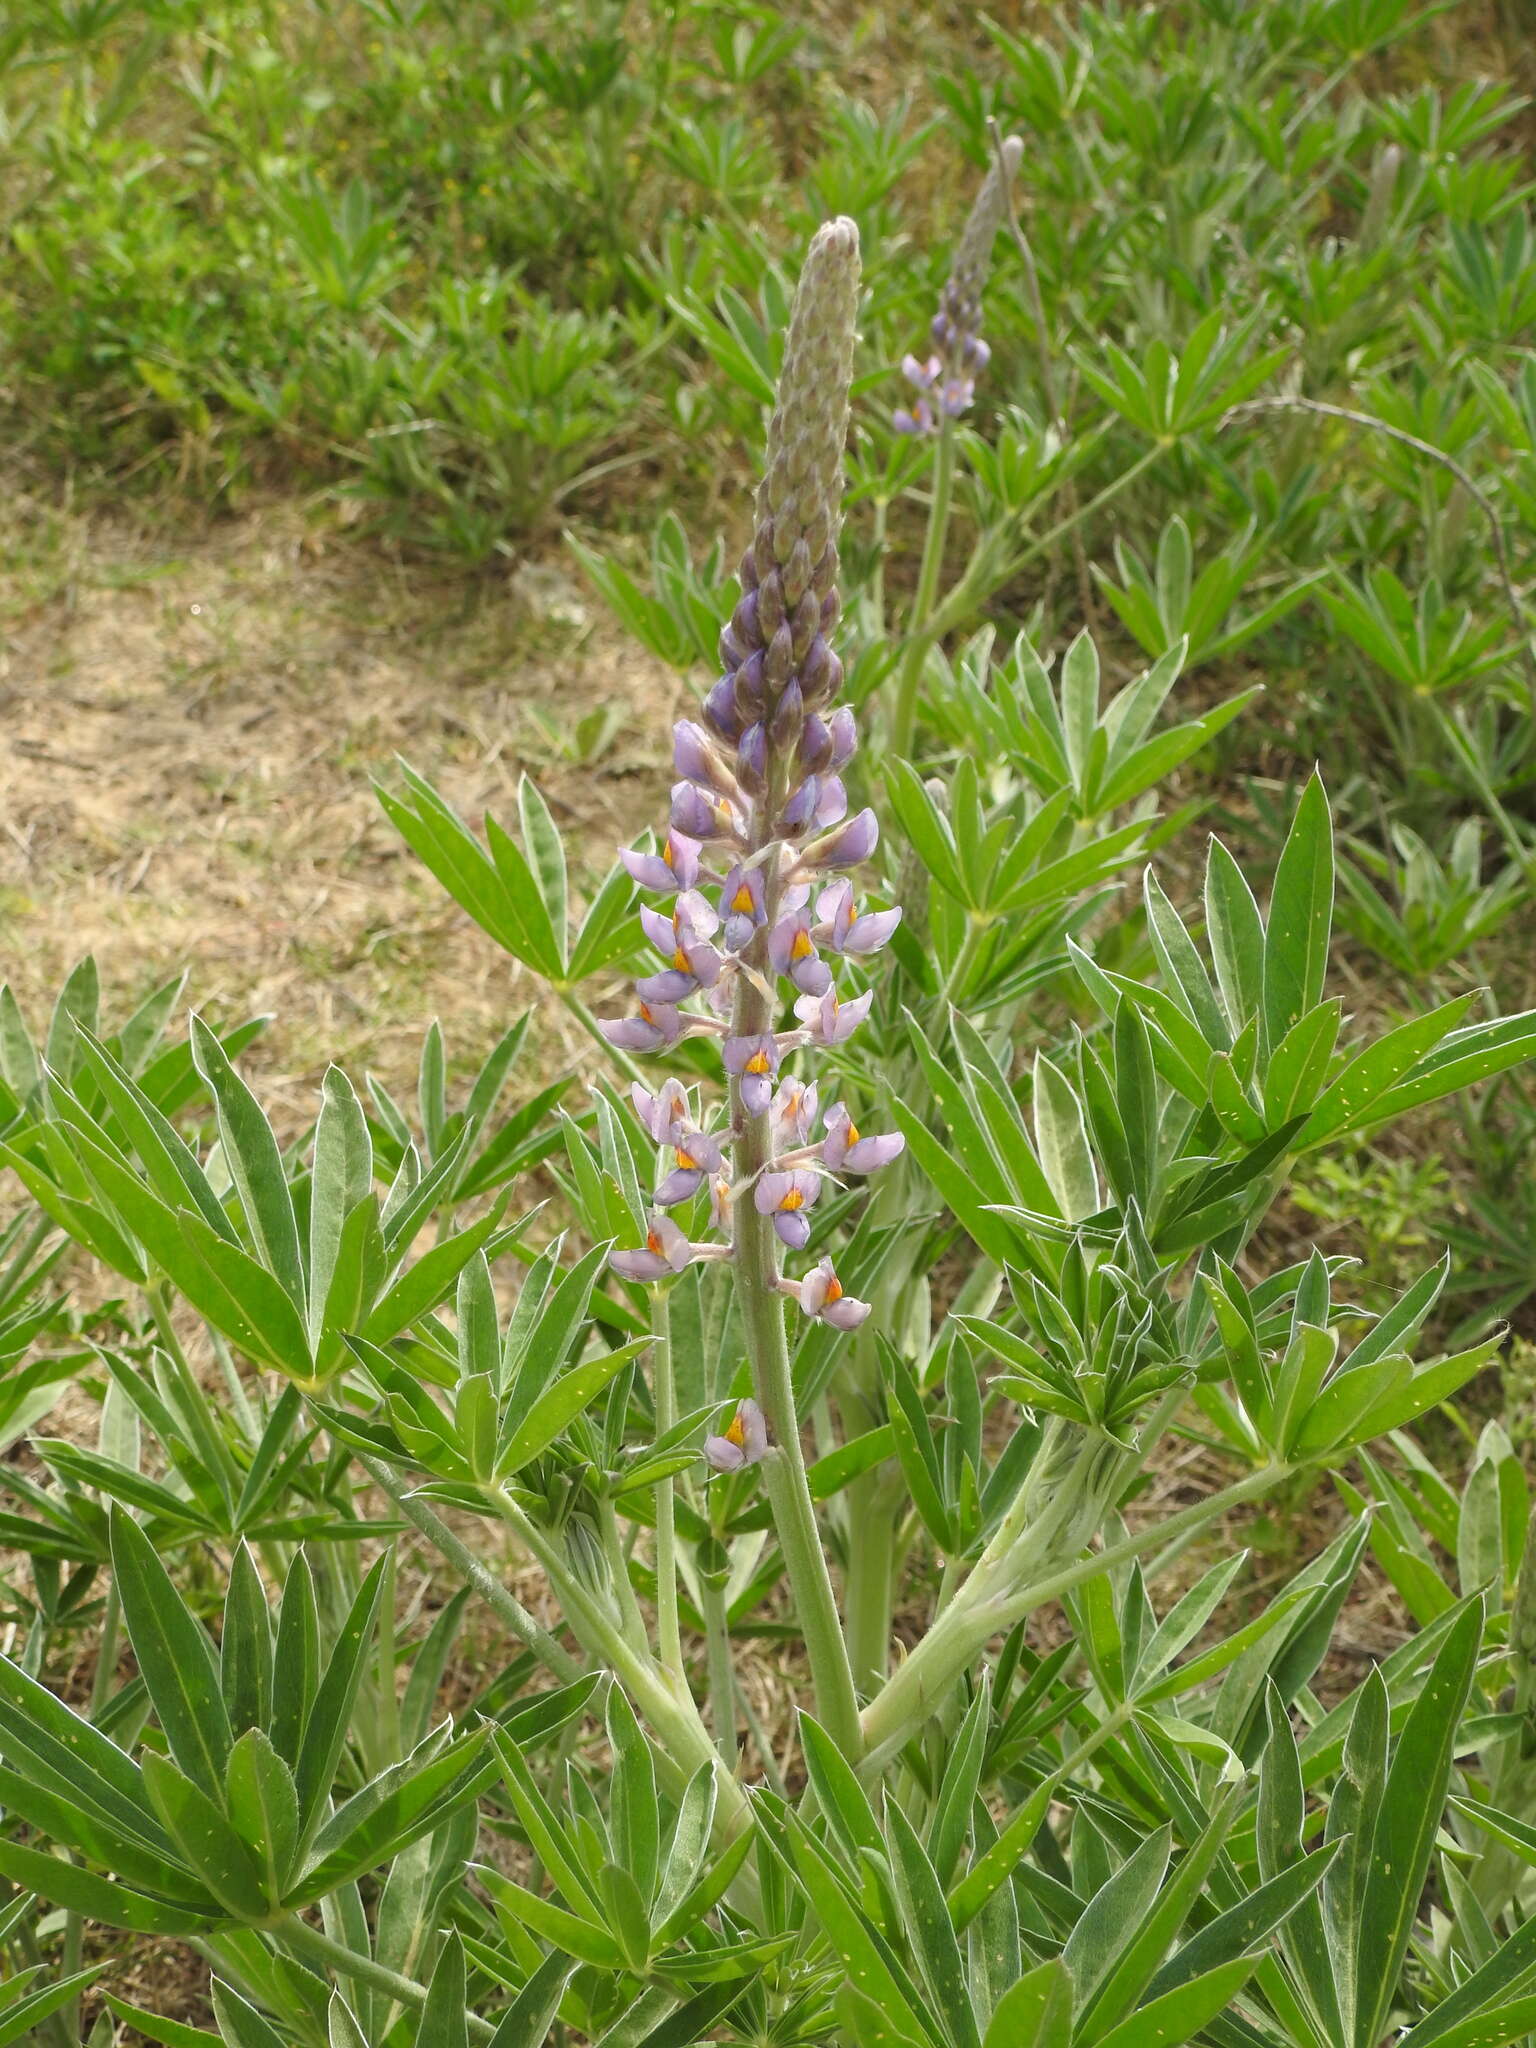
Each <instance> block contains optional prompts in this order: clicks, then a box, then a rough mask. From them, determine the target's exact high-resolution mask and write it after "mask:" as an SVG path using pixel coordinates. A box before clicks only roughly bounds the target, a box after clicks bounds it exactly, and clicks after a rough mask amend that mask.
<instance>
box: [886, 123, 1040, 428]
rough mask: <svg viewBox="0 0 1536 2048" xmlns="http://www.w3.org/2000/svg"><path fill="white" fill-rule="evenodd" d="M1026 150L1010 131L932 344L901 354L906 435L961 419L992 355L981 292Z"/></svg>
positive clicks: (900, 419)
mask: <svg viewBox="0 0 1536 2048" xmlns="http://www.w3.org/2000/svg"><path fill="white" fill-rule="evenodd" d="M1023 154H1024V144H1023V143H1022V141H1021V140H1020V139H1019V137H1018V136H1017V135H1010V136H1009V138H1008V140H1007V141H1006V142H1005V143H1004V144H1003V145H1002V147H1001V149H1000V150H999V152H998V155H997V158H996V160H995V161H994V162H993V164H992V167H991V169H990V170H989V171H988V173H987V176H986V181H985V183H984V184H983V185H982V188H981V190H980V192H978V193H977V195H976V203H975V205H974V206H973V207H972V208H971V213H970V218H969V219H968V220H967V221H966V224H965V232H964V233H963V234H962V235H961V237H960V246H959V248H958V249H957V250H956V251H955V260H954V263H953V265H952V267H951V269H950V273H949V281H948V283H947V284H946V285H945V287H944V291H943V294H942V296H941V297H940V300H939V310H938V312H937V313H935V314H934V316H933V325H932V327H931V328H930V330H929V335H930V339H931V342H932V348H931V351H930V353H929V354H928V356H927V357H926V358H924V359H919V358H918V357H917V356H914V355H909V356H904V357H903V358H902V364H901V368H902V374H903V376H904V377H905V378H906V380H907V382H908V383H909V384H910V385H911V386H912V388H913V390H914V391H915V392H916V393H917V396H916V398H915V399H914V400H913V402H912V407H911V410H910V411H908V410H907V409H906V408H904V407H903V408H902V409H900V410H898V412H897V413H896V415H895V418H894V422H893V423H894V425H895V427H896V429H897V431H898V432H899V433H903V434H932V433H935V432H936V431H937V429H938V425H939V421H940V419H941V418H945V419H958V418H959V417H960V415H961V414H962V413H964V412H965V411H966V410H967V409H968V408H969V406H970V404H971V401H972V399H973V398H974V397H975V396H976V379H977V378H978V377H979V376H980V375H981V373H982V371H983V370H984V369H985V368H986V367H987V364H988V363H989V362H990V361H991V359H992V351H991V350H990V349H989V348H988V347H987V344H986V343H985V342H984V341H983V340H982V338H981V294H982V290H983V287H984V286H985V284H986V281H987V272H988V270H989V269H990V268H991V265H992V244H993V243H994V241H996V239H997V231H998V229H999V228H1000V227H1001V226H1002V224H1003V222H1004V220H1005V219H1006V218H1007V215H1008V187H1009V185H1010V184H1011V183H1012V182H1013V176H1014V173H1015V172H1016V171H1017V169H1018V167H1019V161H1020V159H1021V158H1022V156H1023Z"/></svg>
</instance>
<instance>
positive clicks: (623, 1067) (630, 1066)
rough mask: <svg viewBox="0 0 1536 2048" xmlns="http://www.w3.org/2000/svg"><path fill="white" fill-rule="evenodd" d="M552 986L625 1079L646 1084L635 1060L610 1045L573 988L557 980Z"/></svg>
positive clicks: (642, 1084) (618, 1047) (620, 1048)
mask: <svg viewBox="0 0 1536 2048" xmlns="http://www.w3.org/2000/svg"><path fill="white" fill-rule="evenodd" d="M552 986H553V988H554V990H555V993H556V994H557V995H558V996H559V998H560V1000H561V1002H562V1003H564V1005H565V1007H566V1009H567V1010H568V1011H569V1012H570V1014H571V1016H573V1017H574V1018H575V1020H576V1022H577V1023H578V1024H579V1025H580V1026H581V1028H582V1030H583V1031H585V1032H586V1034H587V1036H588V1037H589V1038H590V1039H591V1040H592V1042H593V1044H594V1045H600V1046H601V1047H602V1048H603V1051H604V1052H605V1053H607V1055H608V1057H609V1059H611V1060H612V1061H613V1064H614V1065H615V1066H616V1067H617V1068H618V1069H619V1071H620V1073H622V1074H623V1075H624V1077H625V1079H626V1080H630V1081H638V1082H639V1083H640V1085H641V1087H645V1086H646V1085H647V1084H646V1079H645V1075H644V1074H643V1072H642V1071H641V1070H640V1068H639V1067H637V1066H636V1064H635V1062H634V1061H633V1060H632V1059H631V1058H630V1056H629V1054H628V1053H627V1052H625V1050H624V1048H623V1047H622V1046H620V1045H611V1044H610V1043H609V1041H608V1040H607V1039H606V1038H604V1036H603V1034H602V1030H601V1027H600V1026H599V1024H598V1021H597V1019H596V1018H595V1017H594V1016H593V1014H592V1012H591V1011H590V1010H589V1009H588V1008H587V1006H586V1004H585V1003H584V1002H583V1001H582V1000H581V997H580V996H579V995H577V993H576V991H575V990H574V989H573V988H564V987H562V986H561V984H560V983H559V982H555V983H553V984H552Z"/></svg>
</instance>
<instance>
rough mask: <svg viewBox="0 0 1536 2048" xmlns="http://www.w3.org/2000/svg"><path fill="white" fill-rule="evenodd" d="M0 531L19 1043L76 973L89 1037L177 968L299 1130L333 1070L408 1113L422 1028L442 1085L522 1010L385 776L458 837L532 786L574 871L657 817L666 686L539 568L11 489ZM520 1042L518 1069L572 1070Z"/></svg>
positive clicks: (5, 848) (5, 785)
mask: <svg viewBox="0 0 1536 2048" xmlns="http://www.w3.org/2000/svg"><path fill="white" fill-rule="evenodd" d="M5 529H8V531H6V530H5ZM0 534H3V541H4V545H0V560H3V561H4V563H5V567H4V569H3V570H0V630H3V641H0V710H3V715H4V719H5V724H6V729H7V732H8V735H9V745H8V746H7V748H6V749H5V750H4V752H3V755H0V976H3V978H5V979H8V980H9V981H10V982H11V983H12V985H13V986H14V988H15V990H16V993H17V995H18V997H19V999H20V1001H21V1004H22V1007H23V1010H24V1011H25V1012H26V1013H27V1015H28V1016H29V1017H30V1018H31V1019H32V1020H33V1022H34V1026H36V1025H38V1024H39V1023H40V1022H41V1021H42V1020H43V1019H44V1018H45V1017H46V1012H47V1007H48V1005H49V1004H50V1002H51V1001H52V999H53V996H54V995H55V993H56V992H57V990H58V988H59V986H60V984H61V983H62V981H63V979H64V977H65V975H66V974H67V972H68V970H69V968H70V967H71V966H72V965H73V964H74V962H75V961H76V960H77V959H78V958H80V956H81V955H82V954H84V953H86V952H91V953H94V954H95V956H96V958H97V960H98V963H99V965H100V968H101V973H102V980H103V985H104V987H105V988H106V990H107V991H108V992H109V995H108V1001H109V1004H110V1006H111V1009H112V1013H113V1014H114V1015H115V1014H119V1013H120V1012H121V1010H122V1009H123V1007H124V1006H126V1005H128V1004H129V1003H130V1002H131V1001H132V1000H134V999H136V998H137V997H139V996H141V995H142V994H144V993H145V992H146V991H147V989H148V988H149V987H150V986H151V985H152V984H153V983H154V982H155V981H157V980H159V979H163V978H164V977H165V976H167V975H170V974H173V973H176V972H178V971H180V970H181V969H182V968H189V969H190V979H189V982H188V988H187V1000H188V1002H189V1004H192V1005H195V1006H196V1007H198V1008H206V1009H208V1010H209V1011H210V1012H211V1013H213V1014H214V1015H216V1016H219V1017H221V1018H226V1019H232V1018H233V1017H235V1016H236V1015H237V1014H249V1013H251V1012H253V1011H257V1012H270V1013H271V1014H272V1019H273V1021H272V1023H271V1025H270V1027H269V1029H268V1030H267V1032H266V1033H265V1034H264V1036H263V1037H262V1039H261V1040H260V1041H259V1043H258V1045H257V1047H256V1048H255V1049H254V1050H253V1052H252V1053H251V1055H250V1056H249V1059H248V1065H249V1067H250V1069H251V1071H252V1072H253V1076H254V1077H255V1080H256V1085H257V1087H258V1089H259V1092H260V1093H261V1095H262V1098H263V1100H264V1102H266V1104H267V1105H268V1107H269V1109H270V1110H271V1112H272V1114H273V1115H274V1117H275V1118H276V1119H277V1120H278V1122H279V1124H280V1125H282V1126H285V1127H286V1128H287V1129H288V1130H297V1129H298V1128H300V1127H301V1126H302V1125H303V1123H304V1122H305V1121H306V1119H307V1118H308V1117H310V1116H311V1115H312V1114H313V1111H314V1088H315V1084H316V1083H317V1081H318V1079H319V1077H320V1074H321V1072H322V1071H323V1068H324V1065H325V1063H326V1061H327V1059H328V1058H330V1057H335V1058H336V1059H337V1060H339V1061H340V1062H341V1064H343V1065H344V1066H346V1067H347V1068H348V1070H349V1071H350V1072H351V1073H352V1074H353V1075H354V1076H355V1077H358V1078H360V1077H361V1075H362V1073H363V1071H364V1070H368V1071H372V1072H375V1073H378V1074H379V1075H380V1076H381V1077H382V1078H383V1079H384V1080H385V1081H386V1083H387V1084H389V1085H390V1086H391V1087H392V1088H394V1089H396V1090H400V1089H406V1090H407V1091H408V1089H409V1086H410V1084H411V1083H412V1082H413V1080H414V1075H415V1071H416V1060H417V1056H418V1053H419V1049H420V1043H421V1036H422V1033H423V1030H424V1029H425V1027H426V1024H427V1022H428V1020H429V1019H430V1018H431V1017H433V1016H434V1015H436V1016H439V1017H441V1019H442V1020H443V1024H444V1028H445V1031H446V1032H447V1035H448V1041H449V1046H450V1049H451V1051H453V1052H454V1053H456V1054H461V1055H463V1056H464V1057H465V1058H466V1059H467V1058H468V1057H470V1056H472V1055H474V1054H476V1053H478V1052H482V1051H483V1050H484V1049H485V1048H486V1047H488V1046H489V1044H490V1043H491V1042H492V1041H493V1039H494V1037H495V1036H496V1035H497V1034H498V1033H499V1032H500V1031H501V1030H503V1029H505V1027H506V1024H507V1022H508V1021H509V1020H510V1018H511V1017H513V1016H515V1015H516V1014H518V1013H519V1012H520V1011H521V1010H522V1009H524V1008H525V1007H527V1006H528V1004H529V1003H531V1002H534V1001H536V999H537V995H538V989H537V985H536V984H535V983H534V982H533V980H532V979H531V978H530V977H528V976H527V975H526V974H524V973H523V972H522V970H520V969H518V968H517V967H516V965H515V963H512V962H510V961H509V960H507V959H506V958H505V956H504V955H502V954H501V953H500V952H499V951H498V949H497V948H496V947H495V946H493V945H492V944H491V942H490V941H489V940H488V939H486V938H485V937H484V936H483V935H482V934H481V933H479V932H478V931H477V930H476V929H475V927H474V926H473V925H471V923H470V922H469V920H468V919H467V918H466V917H465V916H463V914H462V913H461V912H460V911H458V910H457V909H456V908H455V906H454V905H453V904H452V903H451V902H450V901H449V900H448V898H447V897H446V896H445V895H444V894H443V892H442V891H441V890H440V889H439V888H438V886H437V884H436V883H435V882H434V881H433V879H432V878H431V876H430V875H428V874H427V873H426V872H425V870H424V869H423V868H422V867H421V865H420V863H419V862H418V861H417V859H416V857H415V856H414V854H412V853H411V852H410V851H409V849H408V848H406V847H405V846H404V844H403V843H402V842H401V840H400V839H399V837H398V835H397V834H396V832H395V831H394V829H393V827H392V826H391V825H390V824H389V822H388V820H387V819H386V818H385V817H384V815H383V812H382V811H381V809H380V807H379V803H378V800H377V798H376V796H375V795H374V792H373V789H372V787H371V778H372V777H374V776H375V775H379V776H386V777H387V776H388V775H389V774H390V772H391V769H392V764H393V760H394V757H395V756H396V755H397V754H399V755H403V756H404V757H406V758H407V759H409V760H410V761H411V763H412V764H413V765H414V766H416V767H418V768H420V769H421V770H422V771H423V772H424V773H425V774H427V775H429V776H430V777H432V778H433V779H434V780H435V781H437V782H439V783H440V785H441V787H442V789H443V792H444V794H445V795H446V796H448V798H449V799H450V800H451V801H452V802H454V803H455V804H457V805H458V806H459V807H460V808H461V809H462V810H463V811H464V812H465V813H466V814H467V815H470V816H476V815H478V813H479V812H480V811H481V810H483V809H485V808H486V807H491V808H494V809H495V810H496V811H497V812H498V814H499V815H501V816H503V817H504V818H508V819H510V818H511V817H512V816H514V815H515V792H516V784H517V779H518V776H519V775H520V773H521V772H522V771H523V769H524V768H525V767H526V768H527V769H529V770H530V771H531V772H532V773H533V774H534V776H535V777H536V779H537V780H538V782H539V784H540V787H541V788H542V789H543V791H544V794H545V795H546V797H547V798H548V800H549V802H550V804H551V806H552V808H553V810H554V813H555V816H556V818H557V820H558V821H559V823H560V825H561V827H562V829H563V830H564V831H565V832H566V834H567V838H568V845H569V850H570V852H571V855H572V859H573V862H574V863H575V864H576V866H577V869H578V872H579V870H580V869H581V867H583V866H585V867H587V868H588V869H591V870H595V869H598V868H601V867H605V866H606V865H607V863H608V862H609V861H610V860H611V859H612V853H613V848H614V846H615V845H616V844H617V843H618V842H619V841H620V840H621V839H623V838H625V837H627V836H632V835H633V834H634V833H635V832H636V831H637V830H638V829H639V828H640V827H641V825H642V824H643V823H645V822H646V821H647V820H648V819H649V817H650V816H651V815H652V814H653V813H654V811H655V808H656V799H657V795H658V791H659V789H660V787H661V777H662V772H663V770H662V765H661V763H662V755H661V748H660V745H659V735H661V734H664V733H665V731H666V730H667V723H668V720H669V717H670V716H671V715H675V714H674V712H673V706H674V700H677V701H678V702H680V701H681V696H682V691H683V688H684V686H683V685H682V684H681V683H679V682H678V681H677V679H676V678H674V677H673V676H671V675H670V674H669V673H668V672H667V671H665V670H663V669H662V668H661V667H660V665H659V664H657V663H656V662H654V661H653V660H652V659H651V658H650V657H649V656H647V655H646V654H645V653H644V652H643V651H642V650H639V649H637V648H636V647H634V646H633V645H632V644H630V643H628V642H627V641H625V640H624V638H623V637H622V635H621V634H620V633H619V631H618V629H617V628H616V627H615V626H613V625H612V624H611V623H610V622H609V620H608V617H607V615H606V613H605V612H604V611H603V609H602V608H601V606H600V605H599V604H598V603H597V602H596V601H595V600H593V599H592V598H591V597H590V595H589V594H588V593H587V591H586V590H585V588H584V587H583V585H582V583H581V580H580V575H579V571H577V570H576V568H575V567H574V564H572V563H571V562H570V561H569V559H568V558H567V557H566V556H565V554H564V551H563V550H562V549H561V547H560V546H559V544H558V542H556V543H554V544H553V545H551V546H550V547H549V548H548V549H546V550H545V551H544V552H543V553H542V555H541V556H540V557H539V558H538V559H535V560H531V561H528V562H524V563H522V564H519V565H515V566H512V567H510V568H508V569H507V570H505V571H504V572H501V573H497V574H493V575H491V576H481V577H477V578H474V579H468V578H465V577H448V576H445V575H441V574H434V573H433V572H431V571H430V570H424V569H423V568H422V567H421V566H420V565H417V564H412V565H409V566H407V565H405V564H403V563H401V562H395V561H391V560H389V559H388V558H387V557H385V556H383V555H381V554H380V553H379V552H378V551H377V550H376V549H374V548H372V547H369V546H366V545H365V544H363V543H361V542H359V541H356V540H354V539H352V538H350V537H349V536H348V534H347V533H346V531H345V529H344V528H341V527H338V525H337V523H336V521H335V520H334V518H333V517H331V516H330V515H328V514H327V515H325V516H323V517H322V516H321V515H318V514H316V513H314V512H313V511H307V510H306V509H305V508H304V507H303V506H302V505H297V504H295V503H294V502H293V501H292V500H274V501H272V502H270V503H266V504H258V505H256V506H254V507H252V508H251V509H249V510H248V511H246V512H245V513H243V514H242V515H241V516H240V517H238V518H235V519H227V520H221V521H219V522H218V523H215V524H210V525H207V526H204V527H199V528H195V529H187V528H185V527H183V528H181V529H179V530H171V531H168V530H166V529H164V528H163V527H160V528H157V527H156V526H155V525H153V524H152V523H149V522H148V521H138V522H135V521H131V520H129V519H127V518H125V517H120V518H109V517H106V516H103V515H101V514H95V515H92V516H89V517H87V516H83V515H75V514H73V513H71V512H69V511H68V510H67V509H61V508H60V507H59V506H58V505H57V504H56V503H54V502H51V501H50V500H49V499H48V498H47V497H46V496H44V495H43V494H42V493H41V492H36V493H29V492H26V491H24V490H18V491H12V492H11V493H9V494H8V509H7V511H6V512H5V514H4V515H3V527H0ZM606 704H612V705H614V706H616V707H618V712H619V723H618V725H617V729H616V730H615V731H614V733H613V735H612V738H611V739H610V740H609V742H608V744H607V745H606V746H605V747H604V748H603V750H602V751H601V754H600V757H599V758H598V759H596V760H595V761H589V762H580V761H577V760H575V759H573V758H570V757H569V756H568V755H567V753H566V752H565V751H564V749H566V748H568V747H571V746H572V745H573V741H572V735H573V733H574V730H575V727H576V725H577V723H578V722H579V720H580V719H581V717H582V715H583V714H584V713H586V712H589V711H591V710H593V709H594V708H596V707H600V706H602V705H606ZM539 1026H540V1038H539V1045H538V1051H537V1055H536V1056H537V1058H538V1060H539V1062H540V1065H541V1067H545V1068H554V1067H558V1066H559V1065H561V1064H562V1063H564V1062H565V1061H567V1060H568V1059H570V1058H573V1057H578V1056H579V1057H583V1058H584V1057H585V1054H584V1053H582V1052H581V1050H580V1048H581V1045H582V1043H583V1042H582V1041H580V1040H579V1036H578V1034H576V1032H575V1029H574V1027H573V1026H570V1025H569V1023H568V1021H567V1020H566V1019H565V1018H564V1016H563V1014H556V1015H554V1016H550V1015H549V1013H548V1012H547V1011H545V1012H541V1014H540V1019H539Z"/></svg>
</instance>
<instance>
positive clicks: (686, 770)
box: [672, 718, 741, 803]
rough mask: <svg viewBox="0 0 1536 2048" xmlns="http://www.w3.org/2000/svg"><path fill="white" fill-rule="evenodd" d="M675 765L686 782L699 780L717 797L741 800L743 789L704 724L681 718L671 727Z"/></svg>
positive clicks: (697, 781) (699, 782) (673, 762)
mask: <svg viewBox="0 0 1536 2048" xmlns="http://www.w3.org/2000/svg"><path fill="white" fill-rule="evenodd" d="M672 766H673V768H674V769H675V770H676V772H677V773H678V775H680V776H681V777H682V779H683V781H684V782H696V783H698V785H699V787H700V788H701V789H709V790H713V791H714V793H715V795H716V796H723V797H729V798H730V799H731V801H732V802H733V803H735V802H739V801H740V799H741V788H740V785H739V784H738V783H737V780H736V778H735V776H734V775H733V774H732V773H731V770H730V766H729V764H728V763H727V761H726V758H725V756H724V755H723V754H722V753H721V751H720V749H719V748H718V747H717V746H716V745H715V743H714V741H713V740H712V739H711V738H710V736H709V734H708V733H707V732H706V731H705V730H704V728H703V726H702V725H696V724H695V723H694V721H693V720H692V719H691V718H680V719H679V720H678V721H677V723H676V725H674V726H673V728H672Z"/></svg>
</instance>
